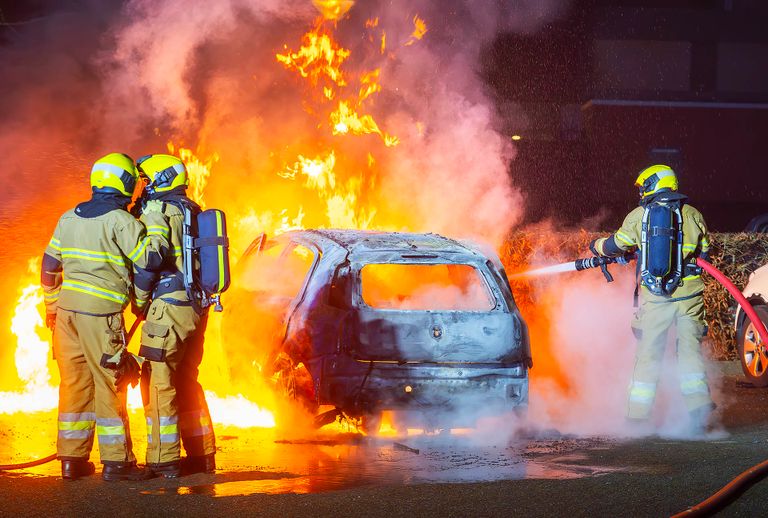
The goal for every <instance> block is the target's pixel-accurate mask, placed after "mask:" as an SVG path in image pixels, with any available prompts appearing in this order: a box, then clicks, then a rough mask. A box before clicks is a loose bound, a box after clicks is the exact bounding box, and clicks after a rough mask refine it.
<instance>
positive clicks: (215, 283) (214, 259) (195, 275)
mask: <svg viewBox="0 0 768 518" xmlns="http://www.w3.org/2000/svg"><path fill="white" fill-rule="evenodd" d="M177 206H178V207H179V208H180V209H181V210H182V212H183V214H184V226H183V237H182V256H183V261H182V263H183V267H184V270H183V274H184V288H185V289H186V290H187V296H188V297H189V300H190V301H193V303H197V304H199V305H200V307H201V308H206V307H208V306H211V305H213V310H214V311H222V310H223V309H224V308H223V306H222V305H221V294H222V293H223V292H224V291H226V290H227V288H229V283H230V272H229V237H228V236H227V220H226V216H225V214H224V212H223V211H221V210H219V209H207V210H204V211H200V212H197V211H195V210H194V209H195V207H193V206H192V205H191V204H189V203H184V202H179V203H178V205H177Z"/></svg>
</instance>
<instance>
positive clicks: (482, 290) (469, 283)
mask: <svg viewBox="0 0 768 518" xmlns="http://www.w3.org/2000/svg"><path fill="white" fill-rule="evenodd" d="M361 285H362V296H363V301H364V302H365V303H366V304H367V305H368V306H370V307H372V308H377V309H398V310H406V311H427V310H434V311H490V310H491V309H493V308H494V307H495V305H496V302H495V300H494V298H493V296H492V294H491V292H490V290H489V289H488V286H487V284H486V282H485V279H484V278H483V276H482V274H481V273H480V272H479V271H478V270H477V268H475V267H474V266H471V265H468V264H407V263H406V264H367V265H365V266H364V267H363V268H362V270H361Z"/></svg>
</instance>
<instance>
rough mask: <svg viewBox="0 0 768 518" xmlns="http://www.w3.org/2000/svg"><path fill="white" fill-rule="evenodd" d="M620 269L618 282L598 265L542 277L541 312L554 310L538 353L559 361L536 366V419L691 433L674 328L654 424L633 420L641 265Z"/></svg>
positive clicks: (568, 427)
mask: <svg viewBox="0 0 768 518" xmlns="http://www.w3.org/2000/svg"><path fill="white" fill-rule="evenodd" d="M612 273H613V275H614V277H615V282H613V283H610V284H609V283H606V282H605V279H604V278H603V276H602V275H601V274H600V273H599V271H597V270H595V271H585V272H580V273H575V274H569V275H561V276H553V277H549V278H542V279H541V280H537V281H535V283H536V292H537V306H536V307H537V311H546V312H548V313H549V315H548V323H549V325H548V326H547V329H546V330H534V332H538V333H541V334H544V336H541V334H540V336H539V338H540V341H539V343H538V345H539V348H538V349H536V353H534V358H536V359H538V360H541V359H542V357H544V358H546V357H549V359H550V360H552V361H551V362H547V361H545V362H541V363H543V364H542V365H534V369H533V370H532V371H531V400H532V401H535V404H532V405H531V409H530V414H529V418H530V419H529V421H530V422H529V424H530V425H532V426H533V427H534V428H535V429H538V430H546V429H556V430H557V431H558V432H560V433H565V434H577V435H594V434H599V435H603V436H615V437H627V436H639V435H645V434H650V433H658V434H660V435H662V436H669V437H678V438H686V437H691V427H690V422H689V417H688V411H687V409H686V406H685V402H684V400H683V397H682V395H681V392H680V384H679V377H678V374H677V355H676V352H675V332H676V331H675V329H674V327H672V328H671V329H670V330H669V334H668V343H667V347H666V353H665V358H664V363H663V365H662V375H661V379H660V382H659V386H658V391H657V395H656V400H655V402H654V410H653V414H652V417H651V424H652V426H650V427H648V428H645V429H642V428H638V427H633V426H632V425H631V424H630V423H628V422H627V420H626V419H625V416H626V412H627V404H628V393H629V384H630V381H631V379H632V371H633V368H634V363H635V350H636V344H637V340H636V339H635V337H634V336H633V333H632V331H631V326H630V324H631V321H632V318H633V315H634V313H635V311H637V308H635V307H633V296H632V293H633V291H634V286H635V278H634V268H632V267H614V268H613V270H612ZM537 353H538V354H537ZM542 367H543V368H542ZM709 370H710V375H709V385H710V390H711V392H712V397H713V399H714V401H715V402H716V404H718V405H719V404H722V402H723V395H722V394H721V391H720V383H719V380H718V378H717V375H716V374H715V372H716V369H714V368H712V367H711V366H710V369H709ZM718 433H719V432H718Z"/></svg>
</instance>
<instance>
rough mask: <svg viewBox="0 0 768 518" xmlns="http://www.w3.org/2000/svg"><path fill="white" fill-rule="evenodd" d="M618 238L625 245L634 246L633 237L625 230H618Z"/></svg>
mask: <svg viewBox="0 0 768 518" xmlns="http://www.w3.org/2000/svg"><path fill="white" fill-rule="evenodd" d="M616 239H618V240H619V241H621V242H622V243H624V244H625V245H629V246H634V244H635V242H634V241H632V238H631V237H629V236H628V235H627V234H625V233H624V232H621V231H618V232H616Z"/></svg>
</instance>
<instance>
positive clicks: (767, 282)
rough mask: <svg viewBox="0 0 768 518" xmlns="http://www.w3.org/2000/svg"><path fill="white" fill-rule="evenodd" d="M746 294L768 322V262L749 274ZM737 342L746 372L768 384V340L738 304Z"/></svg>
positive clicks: (754, 381) (759, 382)
mask: <svg viewBox="0 0 768 518" xmlns="http://www.w3.org/2000/svg"><path fill="white" fill-rule="evenodd" d="M743 293H744V296H745V297H746V298H747V300H748V301H749V302H750V304H752V307H754V308H755V312H756V313H757V316H758V317H760V320H762V321H763V324H765V325H767V326H768V264H766V265H764V266H762V267H760V268H758V269H757V270H755V271H754V272H753V273H752V275H750V276H749V282H748V283H747V286H746V287H745V288H744V291H743ZM735 326H736V340H737V342H736V345H737V348H738V351H739V358H740V359H741V367H742V370H743V371H744V375H745V376H746V377H747V379H748V380H749V381H751V382H752V384H753V385H755V386H757V387H768V344H765V343H763V342H762V340H760V336H759V335H758V333H757V329H756V328H755V326H754V325H753V324H752V322H750V320H749V319H748V318H747V315H746V313H744V311H743V310H742V309H741V307H738V308H737V310H736V321H735Z"/></svg>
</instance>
